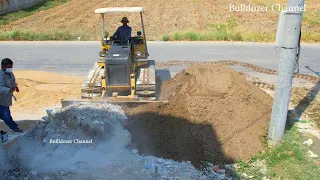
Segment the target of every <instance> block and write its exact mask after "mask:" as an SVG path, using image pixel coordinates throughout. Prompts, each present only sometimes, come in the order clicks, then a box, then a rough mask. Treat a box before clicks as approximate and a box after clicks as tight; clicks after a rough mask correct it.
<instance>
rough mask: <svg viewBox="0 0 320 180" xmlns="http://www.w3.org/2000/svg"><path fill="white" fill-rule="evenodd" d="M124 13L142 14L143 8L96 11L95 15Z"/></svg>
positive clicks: (113, 8)
mask: <svg viewBox="0 0 320 180" xmlns="http://www.w3.org/2000/svg"><path fill="white" fill-rule="evenodd" d="M125 12H143V7H112V8H100V9H96V10H95V13H96V14H106V13H125Z"/></svg>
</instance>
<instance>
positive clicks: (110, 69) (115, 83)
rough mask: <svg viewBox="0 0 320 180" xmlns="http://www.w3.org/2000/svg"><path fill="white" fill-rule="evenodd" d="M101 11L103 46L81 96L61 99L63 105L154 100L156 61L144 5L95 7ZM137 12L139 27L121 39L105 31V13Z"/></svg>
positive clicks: (97, 10) (83, 86) (96, 11)
mask: <svg viewBox="0 0 320 180" xmlns="http://www.w3.org/2000/svg"><path fill="white" fill-rule="evenodd" d="M95 13H97V14H100V15H101V22H102V31H101V32H102V43H101V44H102V47H101V52H100V53H99V55H100V59H99V60H98V61H97V62H96V63H95V64H94V65H93V67H92V68H91V70H90V71H89V73H88V75H87V77H85V79H84V80H83V82H82V88H81V98H80V99H78V100H75V99H72V100H70V99H64V100H62V105H63V106H66V105H69V104H70V103H74V102H77V101H78V102H79V101H90V102H101V101H104V102H150V101H156V100H157V99H158V98H157V86H156V74H155V61H154V60H149V59H148V57H149V53H148V48H147V41H146V35H145V29H144V23H143V7H113V8H100V9H96V10H95ZM107 13H140V18H141V28H142V29H141V30H142V31H137V34H136V35H135V36H133V37H131V38H130V41H128V42H122V41H119V40H117V39H113V38H112V37H111V36H110V37H106V35H105V14H107Z"/></svg>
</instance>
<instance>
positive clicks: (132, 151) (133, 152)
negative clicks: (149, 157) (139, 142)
mask: <svg viewBox="0 0 320 180" xmlns="http://www.w3.org/2000/svg"><path fill="white" fill-rule="evenodd" d="M138 152H139V150H137V149H132V150H131V153H132V154H138Z"/></svg>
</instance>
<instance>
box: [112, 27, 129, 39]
mask: <svg viewBox="0 0 320 180" xmlns="http://www.w3.org/2000/svg"><path fill="white" fill-rule="evenodd" d="M131 31H132V29H131V27H130V26H120V27H118V29H117V31H116V32H115V33H114V34H113V37H116V36H117V37H118V39H119V40H120V41H122V42H127V41H129V40H130V38H131Z"/></svg>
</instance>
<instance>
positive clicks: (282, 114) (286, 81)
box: [269, 0, 304, 145]
mask: <svg viewBox="0 0 320 180" xmlns="http://www.w3.org/2000/svg"><path fill="white" fill-rule="evenodd" d="M295 7H301V8H300V9H299V10H298V11H297V10H295V11H290V12H289V11H287V12H285V22H284V26H285V27H284V31H285V33H284V37H283V42H282V43H281V44H282V45H281V50H280V63H279V68H278V75H277V86H276V90H275V97H274V101H273V106H272V114H271V121H270V126H269V144H270V145H275V144H277V143H279V142H281V141H282V139H283V135H284V131H285V126H286V120H287V114H288V107H289V102H290V93H291V88H292V79H293V74H294V66H295V61H296V56H297V48H298V43H299V38H300V31H301V22H302V13H303V12H302V11H303V10H304V9H303V7H304V0H288V8H295ZM296 9H297V8H296Z"/></svg>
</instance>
